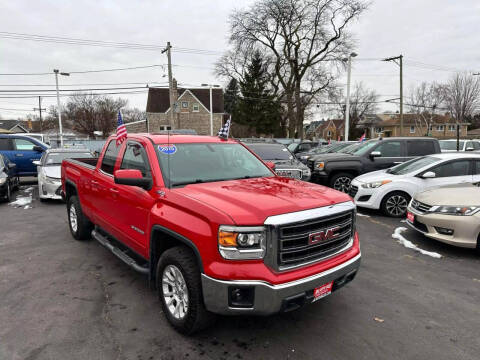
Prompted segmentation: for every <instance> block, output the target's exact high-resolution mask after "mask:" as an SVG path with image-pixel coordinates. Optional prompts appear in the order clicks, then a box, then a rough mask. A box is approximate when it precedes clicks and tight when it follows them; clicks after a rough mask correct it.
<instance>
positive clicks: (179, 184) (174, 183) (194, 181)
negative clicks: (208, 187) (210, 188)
mask: <svg viewBox="0 0 480 360" xmlns="http://www.w3.org/2000/svg"><path fill="white" fill-rule="evenodd" d="M212 181H215V180H212ZM203 182H205V180H202V179H195V180H191V181H179V182H173V183H172V186H182V185H190V184H200V183H203Z"/></svg>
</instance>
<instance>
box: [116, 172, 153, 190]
mask: <svg viewBox="0 0 480 360" xmlns="http://www.w3.org/2000/svg"><path fill="white" fill-rule="evenodd" d="M113 178H114V181H115V184H119V185H127V186H138V187H140V188H142V189H145V190H150V189H151V188H152V179H150V178H145V177H143V175H142V173H141V172H140V170H135V169H123V170H116V171H115V173H114V177H113Z"/></svg>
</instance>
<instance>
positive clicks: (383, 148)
mask: <svg viewBox="0 0 480 360" xmlns="http://www.w3.org/2000/svg"><path fill="white" fill-rule="evenodd" d="M374 151H380V153H381V154H382V157H401V156H402V144H401V143H400V141H388V142H384V143H382V144H380V145H378V146H377V147H376V148H375V150H374Z"/></svg>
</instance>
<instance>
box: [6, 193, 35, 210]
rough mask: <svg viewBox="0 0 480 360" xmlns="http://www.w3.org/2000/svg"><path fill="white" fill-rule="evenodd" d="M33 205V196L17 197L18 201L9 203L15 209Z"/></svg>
mask: <svg viewBox="0 0 480 360" xmlns="http://www.w3.org/2000/svg"><path fill="white" fill-rule="evenodd" d="M31 203H32V195H30V196H17V200H15V201H12V202H10V203H8V205H12V206H15V207H20V206H25V205H29V204H31Z"/></svg>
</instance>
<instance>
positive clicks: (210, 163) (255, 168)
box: [156, 143, 274, 186]
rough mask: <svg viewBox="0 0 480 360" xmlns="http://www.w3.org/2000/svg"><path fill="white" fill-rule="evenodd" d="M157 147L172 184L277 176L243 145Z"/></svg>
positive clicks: (165, 145) (168, 179)
mask: <svg viewBox="0 0 480 360" xmlns="http://www.w3.org/2000/svg"><path fill="white" fill-rule="evenodd" d="M156 148H157V156H158V160H159V162H160V168H161V169H162V174H163V178H164V180H165V183H166V184H167V185H170V186H181V185H188V184H195V183H204V182H214V181H225V180H234V179H248V178H258V177H272V176H274V175H273V174H272V172H271V171H270V169H269V168H268V167H267V166H265V164H263V163H262V162H261V161H260V160H258V158H257V157H255V155H253V154H252V153H251V152H250V151H248V150H247V149H246V148H245V147H244V146H243V145H241V144H232V143H223V144H222V143H195V144H169V145H167V144H162V145H157V146H156Z"/></svg>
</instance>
